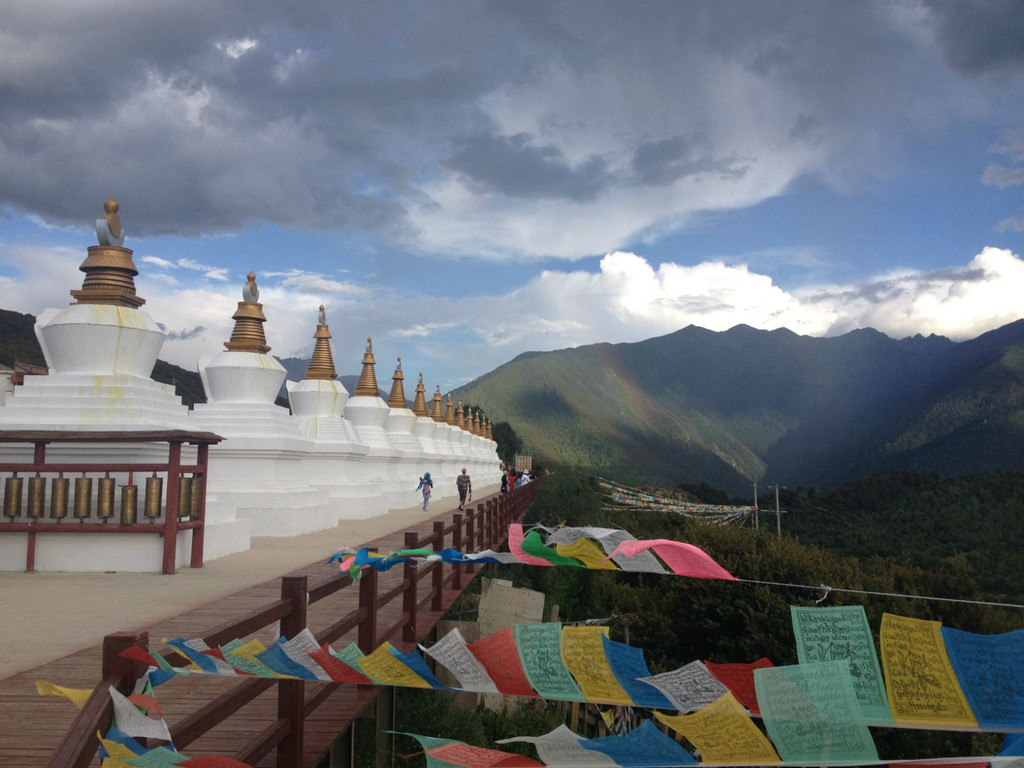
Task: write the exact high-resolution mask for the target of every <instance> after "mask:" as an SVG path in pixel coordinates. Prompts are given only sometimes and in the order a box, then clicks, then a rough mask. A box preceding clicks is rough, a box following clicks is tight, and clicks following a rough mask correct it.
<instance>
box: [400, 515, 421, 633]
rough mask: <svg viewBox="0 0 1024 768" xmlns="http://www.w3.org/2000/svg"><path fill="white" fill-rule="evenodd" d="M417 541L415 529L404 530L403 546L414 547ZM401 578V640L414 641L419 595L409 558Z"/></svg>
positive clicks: (414, 567) (414, 568)
mask: <svg viewBox="0 0 1024 768" xmlns="http://www.w3.org/2000/svg"><path fill="white" fill-rule="evenodd" d="M417 543H419V536H417V535H416V531H406V532H405V548H406V549H414V548H415V547H416V544H417ZM402 579H403V580H404V582H405V592H403V593H402V613H404V614H405V624H404V625H403V626H402V641H403V642H406V643H415V642H416V638H417V633H416V602H417V600H416V598H417V597H418V596H419V589H418V585H419V580H418V579H417V578H416V561H415V560H409V561H408V562H407V563H406V564H405V565H403V566H402Z"/></svg>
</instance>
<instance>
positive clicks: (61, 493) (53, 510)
mask: <svg viewBox="0 0 1024 768" xmlns="http://www.w3.org/2000/svg"><path fill="white" fill-rule="evenodd" d="M70 485H71V484H70V481H69V480H68V479H67V478H66V477H64V473H63V472H58V473H57V477H55V478H53V479H52V480H50V517H51V518H53V519H54V520H63V519H64V518H65V517H67V516H68V489H69V488H70Z"/></svg>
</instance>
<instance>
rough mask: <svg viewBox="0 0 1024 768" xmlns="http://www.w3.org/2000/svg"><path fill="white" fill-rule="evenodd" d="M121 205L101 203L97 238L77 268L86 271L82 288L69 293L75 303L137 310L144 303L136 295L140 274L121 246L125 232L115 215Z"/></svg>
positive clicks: (107, 202) (109, 201) (125, 249)
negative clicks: (137, 280) (107, 305)
mask: <svg viewBox="0 0 1024 768" xmlns="http://www.w3.org/2000/svg"><path fill="white" fill-rule="evenodd" d="M118 208H120V205H119V204H118V202H117V200H115V199H114V198H113V197H109V198H107V201H106V202H105V203H104V204H103V210H104V214H103V215H102V216H101V217H100V218H98V219H96V239H97V240H98V241H99V245H90V246H89V248H88V249H87V250H88V251H89V255H88V256H86V257H85V261H83V262H82V264H81V266H79V267H78V268H79V269H80V270H81V271H82V272H85V280H83V281H82V288H81V289H80V290H77V291H71V296H72V298H74V299H75V300H76V301H75V302H74V303H75V304H111V305H113V306H115V307H131V308H132V309H137V308H139V307H141V306H142V305H143V304H145V303H146V300H145V299H143V298H142V297H141V296H138V295H137V294H136V293H135V276H136V275H137V274H139V270H138V268H137V267H136V266H135V262H133V261H132V252H131V251H130V250H129V249H128V248H125V247H124V229H122V228H121V219H120V218H119V217H118V215H117V211H118Z"/></svg>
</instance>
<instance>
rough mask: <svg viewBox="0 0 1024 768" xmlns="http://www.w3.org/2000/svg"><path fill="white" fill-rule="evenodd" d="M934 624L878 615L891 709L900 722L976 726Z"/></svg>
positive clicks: (937, 627) (883, 663) (886, 614)
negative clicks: (880, 617)
mask: <svg viewBox="0 0 1024 768" xmlns="http://www.w3.org/2000/svg"><path fill="white" fill-rule="evenodd" d="M939 628H940V624H939V622H937V621H925V620H923V619H911V618H908V617H905V616H894V615H893V614H891V613H884V614H882V625H881V628H880V630H879V640H880V642H881V646H882V668H883V669H884V670H885V682H886V689H887V692H888V694H889V709H890V710H891V711H892V716H893V719H894V720H895V721H896V722H898V723H923V724H929V725H959V726H966V727H969V728H974V727H976V726H977V725H978V722H977V720H975V718H974V715H973V713H972V712H971V708H970V706H969V705H968V703H967V699H966V698H965V697H964V694H963V691H962V690H961V689H960V684H959V683H958V682H957V680H956V675H955V674H954V672H953V666H952V665H951V664H950V661H949V656H948V655H947V654H946V647H945V645H944V644H943V642H942V633H941V631H940V629H939Z"/></svg>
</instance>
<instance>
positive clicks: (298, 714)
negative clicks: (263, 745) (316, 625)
mask: <svg viewBox="0 0 1024 768" xmlns="http://www.w3.org/2000/svg"><path fill="white" fill-rule="evenodd" d="M281 599H282V600H288V601H290V602H291V611H290V612H289V613H288V615H287V616H285V617H284V618H282V619H281V636H282V637H283V638H285V639H286V640H291V639H292V638H293V637H295V636H296V635H298V634H299V633H300V632H302V630H303V629H305V628H306V577H305V576H285V577H283V578H282V579H281ZM305 705H306V684H305V682H304V681H302V680H281V681H279V682H278V684H277V717H278V719H279V720H287V721H288V735H287V736H285V737H284V739H282V740H281V743H280V744H278V745H277V765H278V768H299V767H300V766H301V765H302V747H303V736H304V732H305V723H306V719H305V714H306V713H305Z"/></svg>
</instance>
